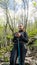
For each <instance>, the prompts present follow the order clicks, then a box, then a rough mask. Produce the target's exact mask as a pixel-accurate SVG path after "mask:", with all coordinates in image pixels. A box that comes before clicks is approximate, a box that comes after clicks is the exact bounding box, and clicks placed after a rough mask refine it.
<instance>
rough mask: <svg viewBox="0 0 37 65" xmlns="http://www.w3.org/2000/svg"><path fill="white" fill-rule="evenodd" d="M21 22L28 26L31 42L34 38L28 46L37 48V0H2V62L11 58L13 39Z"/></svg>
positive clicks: (0, 47) (0, 55)
mask: <svg viewBox="0 0 37 65" xmlns="http://www.w3.org/2000/svg"><path fill="white" fill-rule="evenodd" d="M11 1H12V2H11ZM20 22H22V23H23V25H24V26H25V28H26V31H27V34H28V37H29V42H32V40H34V41H33V43H32V44H29V45H28V46H27V47H29V49H32V47H33V48H37V0H19V1H18V0H0V63H1V62H3V61H4V62H9V60H10V59H9V58H10V51H11V50H12V48H13V44H14V43H13V41H12V39H13V37H14V33H15V32H17V31H18V23H20ZM8 56H9V57H8Z"/></svg>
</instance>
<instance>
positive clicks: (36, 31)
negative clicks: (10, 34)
mask: <svg viewBox="0 0 37 65" xmlns="http://www.w3.org/2000/svg"><path fill="white" fill-rule="evenodd" d="M36 34H37V29H34V30H31V31H28V35H29V36H30V37H34V36H35V35H36Z"/></svg>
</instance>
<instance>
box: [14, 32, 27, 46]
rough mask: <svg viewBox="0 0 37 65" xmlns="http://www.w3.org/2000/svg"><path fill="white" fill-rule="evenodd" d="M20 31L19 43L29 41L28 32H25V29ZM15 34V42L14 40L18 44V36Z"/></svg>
mask: <svg viewBox="0 0 37 65" xmlns="http://www.w3.org/2000/svg"><path fill="white" fill-rule="evenodd" d="M19 33H21V36H20V37H19V43H21V44H26V43H27V42H28V35H27V33H26V32H23V31H19ZM15 34H16V33H15ZM15 34H14V38H13V42H14V45H17V44H18V38H17V37H16V36H15Z"/></svg>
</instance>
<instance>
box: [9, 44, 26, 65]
mask: <svg viewBox="0 0 37 65" xmlns="http://www.w3.org/2000/svg"><path fill="white" fill-rule="evenodd" d="M26 52H27V49H25V47H24V44H20V62H21V65H25V62H24V60H25V56H26ZM17 57H18V46H17V45H14V48H13V49H12V51H11V56H10V65H16V60H17Z"/></svg>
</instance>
